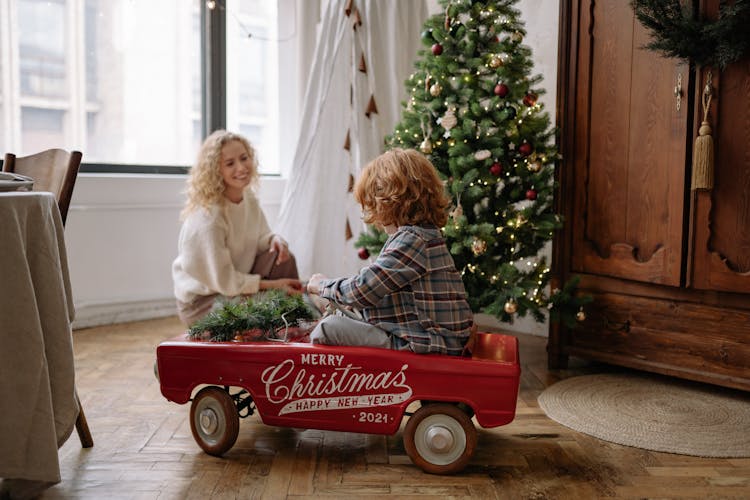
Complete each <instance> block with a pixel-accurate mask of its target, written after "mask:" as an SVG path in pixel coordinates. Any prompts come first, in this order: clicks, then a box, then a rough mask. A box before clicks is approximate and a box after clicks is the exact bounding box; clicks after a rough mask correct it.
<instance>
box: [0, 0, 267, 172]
mask: <svg viewBox="0 0 750 500" xmlns="http://www.w3.org/2000/svg"><path fill="white" fill-rule="evenodd" d="M200 2H201V0H158V1H154V0H0V125H1V127H0V151H2V152H13V153H15V154H17V155H28V154H33V153H35V152H38V151H40V150H43V149H47V148H53V147H60V148H65V149H69V150H72V149H78V150H80V151H82V152H83V154H84V156H83V159H84V163H96V164H107V165H111V168H112V169H113V170H114V171H116V170H117V166H118V165H120V164H126V165H155V166H162V165H163V166H184V165H190V164H192V162H193V161H194V159H195V155H196V152H197V150H198V147H199V146H200V142H201V140H202V137H201V131H202V123H203V117H202V116H201V97H202V96H201V92H202V90H201V89H202V87H201V57H200V54H201V49H200V47H201V45H200V44H201V36H200V34H201V19H200V7H201V4H200ZM215 4H216V8H223V9H226V25H227V33H226V36H227V55H226V57H227V93H226V95H227V124H226V126H227V128H229V129H232V130H237V131H239V132H241V133H243V134H245V135H247V136H248V138H249V139H250V140H251V141H252V142H253V144H254V145H255V146H256V148H257V149H258V153H259V156H260V161H261V169H262V171H263V173H278V172H279V152H278V149H279V141H278V128H279V125H278V124H279V118H278V99H279V96H278V73H279V72H278V64H279V55H278V52H279V51H278V33H277V32H278V29H277V19H278V9H277V3H276V2H274V1H262V2H261V1H258V0H221V1H217V2H216V3H215Z"/></svg>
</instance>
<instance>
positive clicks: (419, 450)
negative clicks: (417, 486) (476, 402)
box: [404, 403, 477, 474]
mask: <svg viewBox="0 0 750 500" xmlns="http://www.w3.org/2000/svg"><path fill="white" fill-rule="evenodd" d="M476 445H477V430H476V428H475V427H474V423H473V422H472V421H471V418H470V417H469V416H468V415H467V414H466V412H464V411H463V410H461V409H460V408H459V407H458V406H456V405H452V404H446V403H435V404H428V405H426V406H423V407H421V408H420V409H418V410H417V411H416V412H415V413H414V415H412V416H411V417H409V420H407V422H406V427H405V429H404V448H406V453H407V454H408V455H409V458H411V461H412V462H414V464H415V465H417V466H418V467H420V468H421V469H422V470H423V471H425V472H428V473H430V474H453V473H456V472H459V471H460V470H462V469H463V468H464V467H466V464H467V463H469V460H470V459H471V457H472V455H473V454H474V449H475V448H476Z"/></svg>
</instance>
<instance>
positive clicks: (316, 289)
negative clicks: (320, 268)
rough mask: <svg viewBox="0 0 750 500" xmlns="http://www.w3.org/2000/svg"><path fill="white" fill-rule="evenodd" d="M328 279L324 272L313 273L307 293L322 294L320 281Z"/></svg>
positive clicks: (308, 283)
mask: <svg viewBox="0 0 750 500" xmlns="http://www.w3.org/2000/svg"><path fill="white" fill-rule="evenodd" d="M325 279H328V278H326V277H325V276H323V275H322V274H317V273H316V274H313V275H312V276H310V281H308V282H307V293H313V294H315V295H318V294H320V282H321V281H323V280H325Z"/></svg>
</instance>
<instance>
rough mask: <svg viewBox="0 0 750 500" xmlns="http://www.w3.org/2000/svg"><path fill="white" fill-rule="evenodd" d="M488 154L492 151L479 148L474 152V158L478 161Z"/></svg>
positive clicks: (485, 157)
mask: <svg viewBox="0 0 750 500" xmlns="http://www.w3.org/2000/svg"><path fill="white" fill-rule="evenodd" d="M490 156H492V153H491V152H490V150H489V149H480V150H479V151H477V152H476V153H474V159H475V160H478V161H483V160H486V159H487V158H489V157H490Z"/></svg>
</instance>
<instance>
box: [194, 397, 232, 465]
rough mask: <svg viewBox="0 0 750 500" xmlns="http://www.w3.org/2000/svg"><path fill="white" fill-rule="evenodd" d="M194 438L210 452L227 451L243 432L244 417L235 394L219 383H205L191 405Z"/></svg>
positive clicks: (221, 452)
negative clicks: (234, 398)
mask: <svg viewBox="0 0 750 500" xmlns="http://www.w3.org/2000/svg"><path fill="white" fill-rule="evenodd" d="M190 430H192V431H193V438H195V441H196V442H197V443H198V445H199V446H200V447H201V448H203V451H205V452H206V453H208V454H209V455H215V456H220V455H223V454H224V453H225V452H227V451H228V450H229V449H230V448H231V447H232V446H234V443H235V441H237V435H238V434H239V432H240V417H239V414H238V413H237V407H236V406H235V405H234V401H233V400H232V397H231V396H230V395H229V394H228V393H227V392H226V391H225V390H223V389H220V388H219V387H204V388H203V389H201V390H200V391H199V392H198V394H197V395H196V396H195V399H193V404H192V405H191V406H190Z"/></svg>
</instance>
